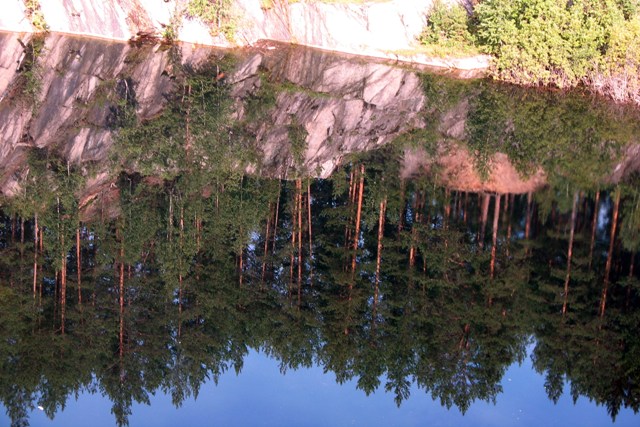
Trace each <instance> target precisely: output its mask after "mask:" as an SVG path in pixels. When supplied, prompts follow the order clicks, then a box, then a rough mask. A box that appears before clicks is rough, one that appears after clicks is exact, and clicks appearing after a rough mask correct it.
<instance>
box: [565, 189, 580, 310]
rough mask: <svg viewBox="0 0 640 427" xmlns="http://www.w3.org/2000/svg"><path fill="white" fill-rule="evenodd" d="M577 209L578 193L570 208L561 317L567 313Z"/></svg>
mask: <svg viewBox="0 0 640 427" xmlns="http://www.w3.org/2000/svg"><path fill="white" fill-rule="evenodd" d="M577 207H578V192H577V191H576V193H575V195H574V196H573V207H572V208H571V230H570V231H569V247H568V248H567V274H566V276H565V279H564V301H563V303H562V315H563V316H564V315H565V313H566V312H567V301H568V298H569V281H570V280H571V258H572V255H573V238H574V235H575V230H576V216H577V211H576V210H577Z"/></svg>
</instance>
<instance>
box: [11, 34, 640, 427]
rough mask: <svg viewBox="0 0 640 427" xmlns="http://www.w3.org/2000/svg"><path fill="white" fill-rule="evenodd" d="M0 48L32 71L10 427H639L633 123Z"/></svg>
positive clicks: (139, 49) (384, 69) (610, 112)
mask: <svg viewBox="0 0 640 427" xmlns="http://www.w3.org/2000/svg"><path fill="white" fill-rule="evenodd" d="M2 37H3V41H2V43H3V46H13V47H15V49H17V51H16V52H17V53H16V56H20V55H18V54H19V53H20V51H21V50H22V49H26V50H27V54H28V55H26V56H25V58H26V59H23V62H22V64H21V66H20V67H18V70H17V71H15V72H13V74H11V76H10V79H9V82H8V83H7V84H6V87H5V88H4V89H3V90H4V96H3V98H2V101H0V115H1V116H2V117H3V121H2V123H3V124H2V127H1V128H0V132H1V134H2V138H3V139H2V147H1V150H0V154H1V155H0V167H1V168H2V169H0V172H1V173H0V176H1V178H2V179H1V181H0V183H1V188H2V193H3V196H4V198H3V200H2V205H1V206H2V216H1V217H0V218H1V220H2V222H1V227H0V251H2V256H1V258H0V259H1V261H0V304H1V305H2V309H1V310H0V313H1V314H0V316H1V319H2V321H1V322H0V324H1V325H2V326H1V327H0V334H1V336H2V339H1V340H0V354H1V358H2V360H3V365H2V370H1V371H0V401H1V402H2V404H3V405H4V407H5V408H6V412H7V415H6V417H7V418H6V419H7V420H11V423H12V424H14V425H26V424H28V423H29V422H30V423H31V424H32V425H48V424H47V423H48V422H47V421H45V419H44V416H47V417H50V418H52V419H53V421H52V423H53V424H55V425H72V424H73V423H74V422H80V421H74V420H72V418H73V417H77V418H76V419H78V420H82V419H84V420H85V423H86V417H87V416H91V417H92V419H95V420H96V423H99V424H100V425H112V424H114V423H115V424H118V425H125V424H127V423H128V424H130V425H157V424H158V422H160V421H161V422H167V423H169V420H171V419H172V418H171V417H176V418H173V419H174V420H175V419H179V420H181V421H183V420H187V419H193V421H192V422H191V423H192V424H198V423H205V422H209V421H210V420H213V416H212V414H213V413H215V420H220V422H221V423H223V424H258V425H260V424H262V425H283V424H284V425H301V424H302V425H327V424H332V425H333V424H336V425H346V424H349V425H352V424H355V425H358V424H364V423H367V424H369V425H370V424H375V425H389V424H399V425H417V424H424V422H426V421H427V420H428V421H429V422H430V423H436V425H437V422H441V423H442V425H461V424H464V423H467V424H469V425H482V424H483V423H485V424H486V425H534V423H535V425H539V424H540V423H541V422H544V423H545V424H550V425H553V423H554V422H555V423H557V424H560V423H562V424H563V425H566V424H567V423H569V424H580V425H589V423H591V424H592V425H603V424H604V423H612V422H613V420H615V421H616V423H615V424H617V425H631V424H634V423H637V422H638V417H637V416H636V415H635V412H636V411H637V409H638V405H639V401H638V394H637V393H638V381H639V380H640V365H639V363H640V354H639V353H638V351H639V349H640V346H639V343H638V337H637V332H636V331H637V330H638V326H639V325H638V323H639V321H640V317H639V313H640V311H638V289H639V288H638V276H637V267H636V258H637V256H636V252H637V249H638V246H639V245H640V239H639V236H640V234H639V231H640V212H639V210H638V206H639V200H640V199H639V194H638V185H637V184H638V182H637V177H636V169H637V165H638V160H637V153H638V148H637V147H638V145H637V143H638V141H637V135H639V133H638V121H637V117H638V113H637V112H636V111H634V110H631V109H627V108H624V107H620V106H615V105H609V104H603V103H602V102H601V101H599V100H597V99H593V98H591V97H589V96H587V95H585V94H582V93H554V92H535V91H530V90H522V89H518V88H513V87H505V86H499V85H495V84H493V83H491V82H488V81H483V80H474V81H459V80H452V79H449V78H447V77H445V76H442V75H435V74H428V73H424V72H417V71H415V70H410V69H405V68H398V67H394V66H391V65H388V64H384V63H381V62H365V61H363V60H362V59H358V58H352V57H347V56H337V55H333V54H329V53H325V52H318V51H314V50H310V49H298V48H288V47H282V46H278V47H276V48H275V49H271V46H263V47H260V48H258V49H255V50H243V51H240V52H232V51H219V50H211V49H194V48H193V47H191V46H188V45H184V46H173V47H167V46H164V47H162V46H154V45H141V46H135V45H126V44H115V43H105V42H99V41H94V40H84V39H76V38H68V37H63V36H59V35H50V36H48V37H46V38H45V39H35V40H31V41H29V42H28V43H26V42H25V41H22V42H23V44H25V46H27V47H26V48H23V47H22V45H21V44H19V43H17V42H16V40H17V36H16V35H9V34H6V35H3V36H2ZM7 52H11V49H9V47H7V49H5V53H4V54H7V55H8V53H7ZM34 77H37V78H38V80H37V81H36V80H34ZM36 83H38V84H36ZM280 371H281V372H282V373H283V374H282V375H281V374H280ZM236 374H238V375H236ZM216 383H217V385H216ZM76 395H79V396H80V397H79V400H78V403H76V401H75V398H76ZM196 396H197V399H196ZM574 400H575V401H576V403H575V404H574V403H573V401H574ZM148 404H151V406H150V407H148V406H147V405H148ZM94 405H95V406H94ZM38 406H40V407H41V408H42V410H40V409H38ZM94 407H95V408H97V409H96V410H93V409H91V410H90V412H89V408H94ZM248 407H250V408H253V409H251V410H248V409H247V408H248ZM63 409H64V410H63ZM521 410H522V412H520V411H521ZM164 411H167V412H166V413H165V412H164ZM212 411H214V412H212ZM206 414H208V415H206ZM251 416H255V417H256V418H253V419H248V418H241V417H251ZM67 417H69V418H67ZM159 417H160V418H159ZM545 417H546V418H545ZM547 418H548V419H547ZM545 419H546V421H544V420H545ZM352 421H353V422H352ZM167 425H168V424H167Z"/></svg>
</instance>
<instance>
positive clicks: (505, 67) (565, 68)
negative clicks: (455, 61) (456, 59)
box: [475, 0, 635, 88]
mask: <svg viewBox="0 0 640 427" xmlns="http://www.w3.org/2000/svg"><path fill="white" fill-rule="evenodd" d="M632 6H633V2H621V3H617V2H614V1H612V0H602V1H600V0H577V1H573V2H570V3H567V2H565V1H562V0H516V1H511V0H487V1H484V2H482V3H480V4H479V5H478V6H477V7H476V9H475V14H476V17H477V20H478V26H477V36H478V40H479V42H480V43H481V45H482V46H483V47H484V49H486V51H487V52H488V53H490V54H492V55H494V56H495V57H496V60H495V74H496V76H497V77H498V78H500V79H503V80H507V81H511V82H515V83H518V84H526V85H550V84H551V85H555V86H558V87H561V88H562V87H571V86H576V85H577V84H579V83H581V82H586V81H587V79H588V78H590V76H591V75H592V74H593V73H596V72H598V67H599V66H600V64H606V66H605V67H610V66H613V67H614V68H615V67H620V66H622V67H624V66H625V61H624V60H623V59H624V58H625V57H626V52H625V53H624V54H621V52H619V49H617V48H616V47H615V46H618V45H620V44H624V42H622V40H625V41H626V40H630V39H628V37H630V35H629V34H633V33H634V31H635V30H634V26H633V25H630V24H629V21H628V19H633V16H634V12H633V10H634V7H632ZM612 43H613V44H612ZM612 46H614V48H613V51H612V52H609V49H611V48H612ZM625 47H626V46H625ZM616 74H617V73H616Z"/></svg>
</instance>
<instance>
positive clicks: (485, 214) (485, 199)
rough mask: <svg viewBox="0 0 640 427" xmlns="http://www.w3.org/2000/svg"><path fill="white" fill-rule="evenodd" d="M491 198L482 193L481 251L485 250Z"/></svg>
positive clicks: (479, 240) (479, 243)
mask: <svg viewBox="0 0 640 427" xmlns="http://www.w3.org/2000/svg"><path fill="white" fill-rule="evenodd" d="M490 201H491V196H490V195H489V194H487V193H482V207H481V208H480V230H478V233H479V236H478V246H479V247H480V249H483V248H484V234H485V229H486V227H487V218H488V217H489V202H490Z"/></svg>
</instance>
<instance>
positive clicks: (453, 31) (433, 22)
mask: <svg viewBox="0 0 640 427" xmlns="http://www.w3.org/2000/svg"><path fill="white" fill-rule="evenodd" d="M471 25H472V22H471V19H470V17H469V15H468V14H467V11H466V10H465V9H464V7H462V6H461V5H460V4H458V3H454V4H451V3H445V2H443V1H441V0H436V1H435V2H434V3H433V5H432V8H431V11H430V12H429V14H428V16H427V25H426V26H425V28H424V30H423V31H422V33H421V34H420V36H419V37H418V40H419V41H420V43H421V44H423V45H425V46H439V47H441V48H444V49H445V50H444V53H451V54H455V53H474V48H473V45H474V44H475V38H474V36H473V34H472V32H471V30H470V27H471Z"/></svg>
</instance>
